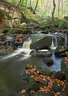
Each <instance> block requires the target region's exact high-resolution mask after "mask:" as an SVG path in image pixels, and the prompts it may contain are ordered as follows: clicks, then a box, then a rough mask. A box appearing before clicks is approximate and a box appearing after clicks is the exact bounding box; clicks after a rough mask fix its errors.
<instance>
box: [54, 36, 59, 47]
mask: <svg viewBox="0 0 68 96" xmlns="http://www.w3.org/2000/svg"><path fill="white" fill-rule="evenodd" d="M57 46H58V40H57V37H56V36H55V47H57Z"/></svg>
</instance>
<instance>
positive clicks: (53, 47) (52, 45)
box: [51, 40, 56, 49]
mask: <svg viewBox="0 0 68 96" xmlns="http://www.w3.org/2000/svg"><path fill="white" fill-rule="evenodd" d="M51 49H56V47H55V44H54V42H53V40H52V44H51Z"/></svg>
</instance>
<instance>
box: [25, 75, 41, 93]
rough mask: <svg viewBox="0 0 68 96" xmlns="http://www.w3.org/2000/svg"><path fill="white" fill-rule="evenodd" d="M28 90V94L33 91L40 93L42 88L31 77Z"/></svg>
mask: <svg viewBox="0 0 68 96" xmlns="http://www.w3.org/2000/svg"><path fill="white" fill-rule="evenodd" d="M26 90H27V92H29V91H31V90H34V91H38V90H40V87H39V86H38V84H37V82H36V81H35V80H34V79H33V78H31V77H30V78H29V82H28V85H27V89H26Z"/></svg>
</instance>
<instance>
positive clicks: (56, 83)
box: [53, 82, 62, 92]
mask: <svg viewBox="0 0 68 96" xmlns="http://www.w3.org/2000/svg"><path fill="white" fill-rule="evenodd" d="M53 88H54V91H55V92H59V91H60V92H61V90H62V85H61V84H60V83H59V82H54V83H53Z"/></svg>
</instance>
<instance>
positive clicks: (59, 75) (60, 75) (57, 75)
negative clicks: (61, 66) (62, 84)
mask: <svg viewBox="0 0 68 96" xmlns="http://www.w3.org/2000/svg"><path fill="white" fill-rule="evenodd" d="M51 77H52V78H57V79H60V80H64V79H65V74H64V73H63V72H61V71H59V72H54V73H53V74H52V75H51Z"/></svg>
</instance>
